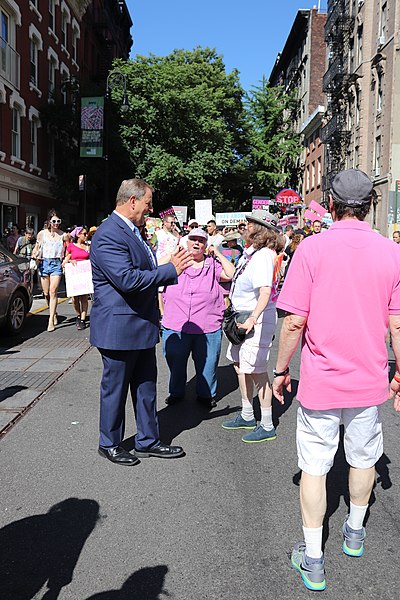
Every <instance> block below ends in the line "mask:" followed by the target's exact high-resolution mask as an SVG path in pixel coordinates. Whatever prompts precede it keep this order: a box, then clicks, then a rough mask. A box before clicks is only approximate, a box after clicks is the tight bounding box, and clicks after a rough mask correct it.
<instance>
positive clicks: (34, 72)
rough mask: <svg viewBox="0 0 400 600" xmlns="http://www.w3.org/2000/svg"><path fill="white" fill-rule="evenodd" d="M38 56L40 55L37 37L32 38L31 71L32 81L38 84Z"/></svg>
mask: <svg viewBox="0 0 400 600" xmlns="http://www.w3.org/2000/svg"><path fill="white" fill-rule="evenodd" d="M38 57H39V48H38V41H37V39H36V38H34V37H33V38H32V39H31V41H30V61H31V71H30V81H31V83H33V85H35V86H36V87H37V86H38Z"/></svg>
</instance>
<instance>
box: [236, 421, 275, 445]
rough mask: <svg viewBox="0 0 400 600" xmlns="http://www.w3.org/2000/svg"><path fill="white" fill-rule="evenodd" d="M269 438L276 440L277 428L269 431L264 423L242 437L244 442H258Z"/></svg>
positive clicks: (266, 440)
mask: <svg viewBox="0 0 400 600" xmlns="http://www.w3.org/2000/svg"><path fill="white" fill-rule="evenodd" d="M269 440H276V431H275V429H271V430H269V431H267V430H266V429H264V427H263V426H262V425H259V426H258V427H256V429H254V430H253V431H251V432H250V433H246V435H244V436H243V437H242V442H246V443H247V444H257V443H258V442H268V441H269Z"/></svg>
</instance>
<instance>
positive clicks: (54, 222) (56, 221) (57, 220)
mask: <svg viewBox="0 0 400 600" xmlns="http://www.w3.org/2000/svg"><path fill="white" fill-rule="evenodd" d="M50 223H52V224H53V225H59V224H60V223H61V219H51V221H50Z"/></svg>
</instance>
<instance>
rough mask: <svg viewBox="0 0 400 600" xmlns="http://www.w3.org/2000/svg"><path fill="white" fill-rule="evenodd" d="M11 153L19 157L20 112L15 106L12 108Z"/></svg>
mask: <svg viewBox="0 0 400 600" xmlns="http://www.w3.org/2000/svg"><path fill="white" fill-rule="evenodd" d="M11 154H12V156H15V158H21V113H20V111H19V110H18V108H16V107H14V108H13V109H12V126H11Z"/></svg>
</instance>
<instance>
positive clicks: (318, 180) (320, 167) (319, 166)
mask: <svg viewBox="0 0 400 600" xmlns="http://www.w3.org/2000/svg"><path fill="white" fill-rule="evenodd" d="M321 179H322V164H321V157H320V156H318V159H317V186H318V187H320V185H321Z"/></svg>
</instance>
